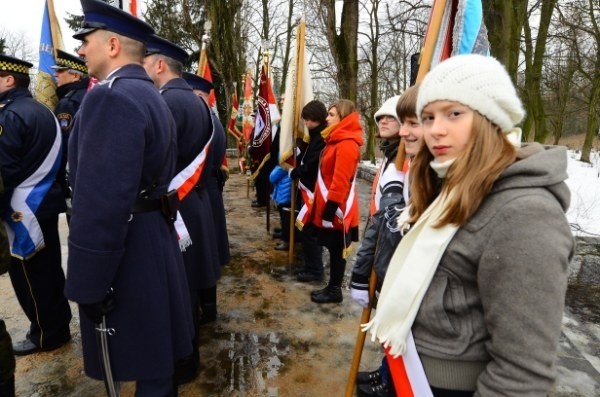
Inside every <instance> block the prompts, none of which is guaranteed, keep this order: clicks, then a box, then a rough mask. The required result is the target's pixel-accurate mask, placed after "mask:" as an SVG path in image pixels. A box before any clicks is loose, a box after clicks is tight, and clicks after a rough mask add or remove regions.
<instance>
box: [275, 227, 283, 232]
mask: <svg viewBox="0 0 600 397" xmlns="http://www.w3.org/2000/svg"><path fill="white" fill-rule="evenodd" d="M282 230H283V229H282V228H280V227H275V228H273V233H281V231H282Z"/></svg>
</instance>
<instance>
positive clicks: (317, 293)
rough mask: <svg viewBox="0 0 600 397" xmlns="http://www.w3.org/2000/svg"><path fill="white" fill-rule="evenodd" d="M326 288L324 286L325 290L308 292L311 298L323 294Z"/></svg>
mask: <svg viewBox="0 0 600 397" xmlns="http://www.w3.org/2000/svg"><path fill="white" fill-rule="evenodd" d="M328 288H329V286H326V287H325V288H321V289H316V290H314V291H310V296H311V298H312V297H313V296H317V295H321V294H324V293H325V292H326V291H327V289H328Z"/></svg>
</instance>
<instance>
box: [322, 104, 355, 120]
mask: <svg viewBox="0 0 600 397" xmlns="http://www.w3.org/2000/svg"><path fill="white" fill-rule="evenodd" d="M331 108H336V109H337V111H338V115H339V116H340V120H341V119H343V118H344V117H346V116H347V115H349V114H350V113H352V112H354V111H356V106H355V105H354V102H352V101H351V100H349V99H339V100H337V101H335V102H334V103H332V104H331V105H330V106H329V108H328V109H327V110H330V109H331Z"/></svg>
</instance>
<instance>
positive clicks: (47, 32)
mask: <svg viewBox="0 0 600 397" xmlns="http://www.w3.org/2000/svg"><path fill="white" fill-rule="evenodd" d="M58 49H60V50H62V49H63V41H62V34H61V32H60V26H59V24H58V19H56V14H55V12H54V1H53V0H46V4H45V6H44V18H43V20H42V34H41V37H40V63H39V66H38V76H37V82H36V85H35V98H36V99H37V100H38V101H39V102H41V103H43V104H44V105H46V106H47V107H48V108H50V109H51V110H54V108H55V107H56V103H57V102H58V97H57V96H56V81H55V80H54V75H53V70H52V69H51V67H52V66H53V65H55V64H56V60H55V55H56V50H58Z"/></svg>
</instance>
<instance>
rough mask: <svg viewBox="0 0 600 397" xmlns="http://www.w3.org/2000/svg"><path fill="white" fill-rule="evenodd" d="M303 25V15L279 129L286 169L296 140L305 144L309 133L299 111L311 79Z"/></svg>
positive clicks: (308, 97)
mask: <svg viewBox="0 0 600 397" xmlns="http://www.w3.org/2000/svg"><path fill="white" fill-rule="evenodd" d="M305 37H306V22H305V20H304V16H303V17H302V20H301V21H300V24H299V25H298V27H297V28H296V44H295V46H294V47H295V52H294V53H293V54H292V59H291V61H290V66H289V69H288V74H287V78H286V83H285V101H284V103H283V110H282V116H281V123H280V127H279V129H280V130H281V135H280V136H279V153H280V158H279V163H280V165H281V167H283V168H285V169H289V168H290V167H291V168H293V167H295V166H296V164H295V156H294V148H295V140H296V138H303V139H304V140H305V141H306V142H307V141H308V139H309V138H308V131H307V130H306V127H305V126H304V123H303V122H302V118H301V114H302V108H303V107H304V105H306V104H307V103H308V102H310V101H312V100H313V98H314V96H313V90H312V79H311V77H310V69H309V67H308V57H307V56H306V44H305Z"/></svg>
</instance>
